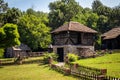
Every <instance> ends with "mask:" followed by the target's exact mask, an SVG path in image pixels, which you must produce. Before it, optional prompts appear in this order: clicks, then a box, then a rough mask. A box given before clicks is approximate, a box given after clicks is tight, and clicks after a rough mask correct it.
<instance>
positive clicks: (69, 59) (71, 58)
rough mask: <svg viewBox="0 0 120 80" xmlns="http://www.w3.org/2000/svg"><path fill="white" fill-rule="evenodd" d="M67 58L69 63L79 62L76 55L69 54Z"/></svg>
mask: <svg viewBox="0 0 120 80" xmlns="http://www.w3.org/2000/svg"><path fill="white" fill-rule="evenodd" d="M67 57H68V61H69V62H75V61H77V60H78V56H77V55H75V54H74V53H69V54H68V55H67Z"/></svg>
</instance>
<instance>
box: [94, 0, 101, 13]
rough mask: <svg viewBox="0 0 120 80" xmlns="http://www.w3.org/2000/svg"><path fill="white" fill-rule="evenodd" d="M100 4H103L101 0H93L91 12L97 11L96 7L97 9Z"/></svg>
mask: <svg viewBox="0 0 120 80" xmlns="http://www.w3.org/2000/svg"><path fill="white" fill-rule="evenodd" d="M100 6H103V4H102V3H101V1H100V0H95V1H94V2H93V3H92V10H93V12H97V9H98V8H99V7H100Z"/></svg>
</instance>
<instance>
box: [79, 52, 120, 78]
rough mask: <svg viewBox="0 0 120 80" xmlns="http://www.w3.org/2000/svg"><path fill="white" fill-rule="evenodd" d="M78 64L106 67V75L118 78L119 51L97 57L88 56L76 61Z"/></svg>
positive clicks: (119, 67)
mask: <svg viewBox="0 0 120 80" xmlns="http://www.w3.org/2000/svg"><path fill="white" fill-rule="evenodd" d="M77 63H79V64H80V65H84V66H89V67H95V68H99V69H107V75H109V76H114V77H119V78H120V53H115V54H106V55H105V56H101V57H97V58H88V59H82V60H79V61H77Z"/></svg>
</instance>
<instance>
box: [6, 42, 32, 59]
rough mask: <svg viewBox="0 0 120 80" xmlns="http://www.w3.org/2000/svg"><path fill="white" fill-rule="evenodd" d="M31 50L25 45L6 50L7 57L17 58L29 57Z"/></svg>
mask: <svg viewBox="0 0 120 80" xmlns="http://www.w3.org/2000/svg"><path fill="white" fill-rule="evenodd" d="M30 52H31V49H30V48H29V47H28V46H27V45H25V44H23V43H22V44H20V46H14V47H10V48H7V49H6V52H5V57H17V56H18V55H19V56H29V55H30Z"/></svg>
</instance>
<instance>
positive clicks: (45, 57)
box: [43, 53, 58, 64]
mask: <svg viewBox="0 0 120 80" xmlns="http://www.w3.org/2000/svg"><path fill="white" fill-rule="evenodd" d="M50 58H52V59H53V60H54V61H57V58H58V55H57V54H55V53H45V54H44V59H43V61H44V63H45V64H48V63H49V59H50Z"/></svg>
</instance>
